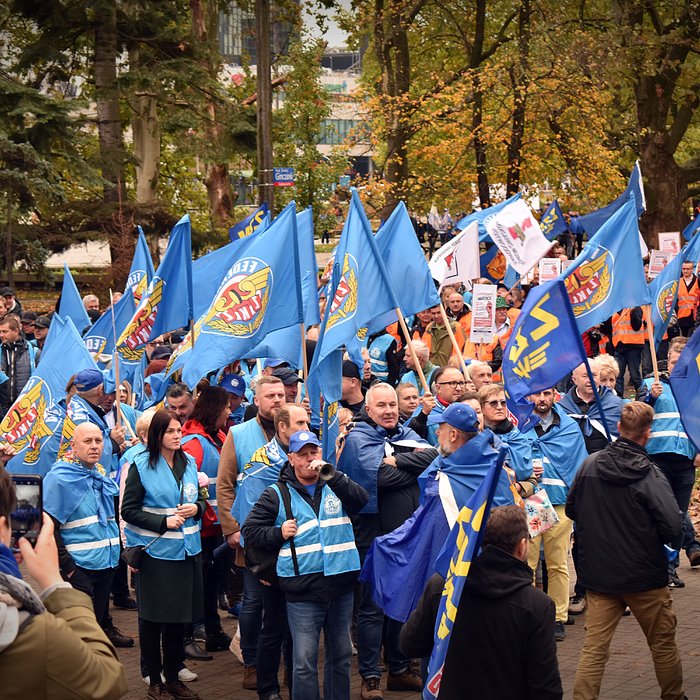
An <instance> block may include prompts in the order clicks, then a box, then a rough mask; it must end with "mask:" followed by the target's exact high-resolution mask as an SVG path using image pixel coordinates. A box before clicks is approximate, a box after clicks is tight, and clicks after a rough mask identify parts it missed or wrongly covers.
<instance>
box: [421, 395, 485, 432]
mask: <svg viewBox="0 0 700 700" xmlns="http://www.w3.org/2000/svg"><path fill="white" fill-rule="evenodd" d="M428 423H432V424H433V425H435V424H436V423H447V424H448V425H451V426H452V427H453V428H457V430H463V431H464V432H465V433H478V432H479V418H478V416H477V415H476V411H475V410H474V409H473V408H472V407H471V406H467V404H465V403H459V402H458V403H451V404H450V405H449V406H448V407H447V408H446V409H445V410H444V411H443V412H442V413H439V414H438V413H431V414H430V415H429V416H428Z"/></svg>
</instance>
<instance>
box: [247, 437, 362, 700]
mask: <svg viewBox="0 0 700 700" xmlns="http://www.w3.org/2000/svg"><path fill="white" fill-rule="evenodd" d="M322 466H323V462H322V461H321V444H320V443H319V441H318V438H317V437H316V436H315V435H314V434H313V433H312V432H311V431H309V430H299V431H297V432H296V433H293V434H292V435H291V437H290V439H289V453H288V459H287V462H286V463H285V464H284V466H283V467H282V470H281V472H280V477H279V480H278V481H277V483H276V484H274V485H273V486H270V487H268V488H267V489H265V491H264V492H263V494H262V496H261V497H260V499H259V500H258V502H257V503H256V504H255V506H254V507H253V510H252V511H251V513H250V515H249V516H248V518H247V519H246V521H245V524H244V526H243V537H244V538H245V541H246V546H248V547H253V548H259V549H267V550H270V551H278V552H279V555H278V559H277V576H278V578H279V585H280V588H281V589H282V591H284V594H285V597H286V599H287V617H288V620H289V628H290V632H291V635H292V641H293V652H292V653H293V666H294V676H293V682H292V700H307V699H308V698H318V697H320V692H319V682H318V651H319V643H320V637H321V630H324V633H325V639H326V645H325V683H324V686H325V688H326V694H327V695H328V691H329V689H330V688H332V689H333V691H332V697H333V698H335V699H336V700H349V699H350V659H351V656H352V645H351V643H350V622H351V619H352V607H353V591H354V587H355V583H356V581H357V576H358V572H359V570H360V557H359V554H358V552H357V547H356V545H355V535H354V533H353V529H352V524H351V523H350V519H349V517H348V514H354V513H357V512H359V511H360V510H361V509H362V508H363V507H364V505H365V504H366V503H367V498H368V495H367V492H366V491H365V490H364V489H363V488H362V487H361V486H359V485H358V484H356V483H355V482H354V481H352V480H350V479H349V478H348V477H347V476H346V475H345V474H343V473H341V472H337V471H332V472H331V474H330V475H327V480H321V479H320V478H319V477H320V469H321V467H322ZM324 478H326V477H324ZM283 494H284V495H283ZM287 494H288V496H289V504H290V507H291V515H292V517H291V518H289V517H288V515H287V507H286V506H285V505H284V503H283V498H284V499H286V498H287ZM329 697H330V696H329Z"/></svg>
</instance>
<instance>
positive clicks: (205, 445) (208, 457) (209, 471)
mask: <svg viewBox="0 0 700 700" xmlns="http://www.w3.org/2000/svg"><path fill="white" fill-rule="evenodd" d="M190 440H197V441H198V442H199V444H200V445H201V446H202V467H201V469H200V471H201V472H203V473H204V474H206V475H207V476H208V477H209V486H208V487H207V490H208V491H209V498H207V503H208V504H209V505H210V506H211V507H212V508H213V509H214V512H215V513H216V522H215V523H212V524H213V525H218V524H219V509H218V505H217V501H216V476H217V474H218V473H219V456H220V453H219V450H218V449H216V446H215V445H214V444H213V443H212V442H210V441H209V440H207V438H206V437H205V436H204V435H186V436H185V437H184V438H182V442H181V443H180V444H181V445H185V444H186V443H188V442H189V441H190ZM239 469H240V467H239Z"/></svg>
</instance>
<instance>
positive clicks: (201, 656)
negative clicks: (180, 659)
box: [184, 637, 214, 661]
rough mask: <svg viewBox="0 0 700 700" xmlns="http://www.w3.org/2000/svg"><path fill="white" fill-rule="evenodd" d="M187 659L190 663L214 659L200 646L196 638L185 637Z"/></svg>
mask: <svg viewBox="0 0 700 700" xmlns="http://www.w3.org/2000/svg"><path fill="white" fill-rule="evenodd" d="M184 644H185V658H186V659H190V661H211V660H212V659H213V658H214V657H213V656H212V655H211V654H208V653H207V652H206V651H204V649H202V647H200V646H199V644H198V643H197V640H196V639H194V637H185V639H184Z"/></svg>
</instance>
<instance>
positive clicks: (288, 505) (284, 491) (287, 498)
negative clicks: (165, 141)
mask: <svg viewBox="0 0 700 700" xmlns="http://www.w3.org/2000/svg"><path fill="white" fill-rule="evenodd" d="M277 486H278V488H279V490H280V496H282V503H283V504H284V512H285V514H286V516H287V520H293V519H294V514H293V513H292V496H291V494H290V493H289V487H288V486H287V484H286V483H285V482H284V481H279V482H277ZM289 549H290V550H291V552H292V563H293V564H294V575H295V576H299V562H298V561H297V548H296V545H295V544H294V538H293V537H290V539H289Z"/></svg>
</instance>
